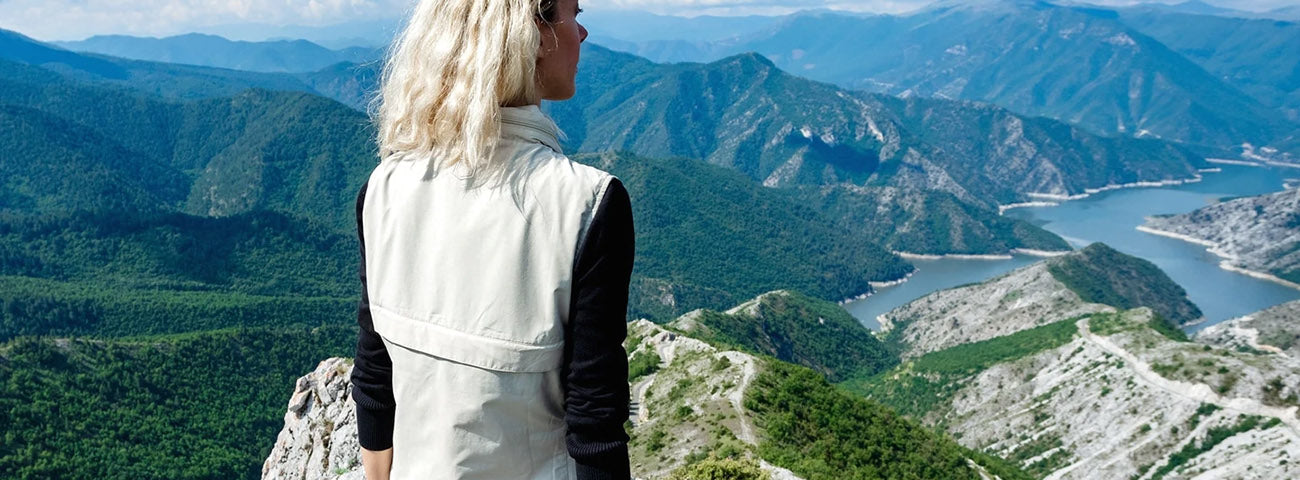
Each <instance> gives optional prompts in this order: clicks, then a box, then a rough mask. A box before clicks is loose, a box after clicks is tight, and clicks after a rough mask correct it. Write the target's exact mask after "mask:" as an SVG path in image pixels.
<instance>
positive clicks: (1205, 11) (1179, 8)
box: [1099, 0, 1257, 18]
mask: <svg viewBox="0 0 1300 480" xmlns="http://www.w3.org/2000/svg"><path fill="white" fill-rule="evenodd" d="M1099 8H1102V7H1099ZM1116 10H1120V11H1122V12H1142V13H1161V14H1188V15H1216V16H1221V17H1240V18H1249V17H1251V16H1255V15H1257V14H1256V13H1254V12H1248V11H1245V10H1234V9H1231V8H1224V7H1220V6H1218V5H1213V4H1210V3H1206V2H1202V1H1200V0H1188V1H1185V2H1182V3H1156V2H1152V3H1140V4H1136V5H1133V6H1130V7H1124V8H1120V9H1116Z"/></svg>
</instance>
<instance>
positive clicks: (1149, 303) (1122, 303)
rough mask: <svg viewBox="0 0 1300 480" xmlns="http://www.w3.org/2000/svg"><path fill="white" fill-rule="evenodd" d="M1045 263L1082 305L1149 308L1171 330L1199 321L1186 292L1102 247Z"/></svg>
mask: <svg viewBox="0 0 1300 480" xmlns="http://www.w3.org/2000/svg"><path fill="white" fill-rule="evenodd" d="M1046 263H1047V269H1048V271H1050V272H1051V273H1052V277H1054V278H1055V279H1056V280H1057V281H1059V282H1061V283H1062V284H1064V285H1065V286H1066V287H1068V288H1069V289H1070V290H1071V291H1073V292H1074V293H1076V294H1078V295H1079V298H1080V299H1082V300H1083V301H1085V302H1091V303H1099V304H1104V305H1109V306H1111V307H1114V308H1117V309H1121V310H1128V309H1132V308H1138V307H1148V308H1150V309H1151V310H1152V311H1153V312H1155V314H1156V316H1157V318H1159V319H1161V320H1162V321H1164V322H1165V324H1166V325H1168V326H1170V327H1176V326H1183V325H1188V324H1191V323H1193V322H1196V321H1198V320H1201V309H1199V308H1197V307H1196V305H1194V304H1192V302H1191V300H1188V299H1187V291H1185V290H1183V287H1181V286H1179V285H1178V284H1177V283H1175V282H1174V281H1173V279H1171V278H1169V276H1168V275H1165V272H1163V271H1161V270H1160V268H1159V267H1156V266H1155V264H1153V263H1151V262H1149V261H1147V260H1144V259H1141V258H1138V257H1134V256H1129V255H1125V254H1123V253H1120V252H1119V251H1117V250H1115V249H1113V248H1110V247H1109V246H1107V245H1106V244H1104V243H1094V244H1092V245H1089V246H1087V247H1085V248H1084V249H1082V250H1079V251H1078V252H1074V253H1072V254H1069V255H1063V256H1060V257H1056V258H1052V259H1050V260H1048V261H1047V262H1046Z"/></svg>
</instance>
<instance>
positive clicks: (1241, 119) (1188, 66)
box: [637, 0, 1294, 151]
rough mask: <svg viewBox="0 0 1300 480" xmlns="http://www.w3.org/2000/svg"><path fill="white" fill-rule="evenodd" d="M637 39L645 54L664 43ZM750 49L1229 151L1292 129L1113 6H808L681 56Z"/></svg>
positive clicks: (858, 78) (897, 87)
mask: <svg viewBox="0 0 1300 480" xmlns="http://www.w3.org/2000/svg"><path fill="white" fill-rule="evenodd" d="M639 45H642V46H643V48H639V49H638V50H637V52H638V53H646V54H649V53H653V50H655V49H656V48H658V47H655V46H654V45H653V42H650V43H644V44H639ZM749 51H756V52H758V53H761V54H763V55H765V56H767V57H768V58H771V59H772V61H773V62H775V64H776V65H778V66H780V67H781V68H782V69H785V70H787V71H790V72H793V73H797V74H799V75H802V76H806V77H809V78H812V79H815V80H820V81H827V82H832V83H835V84H838V85H841V86H844V87H847V88H854V89H863V90H867V91H872V92H880V93H888V94H892V95H902V96H912V95H919V96H926V97H937V98H953V99H965V100H975V101H982V102H988V103H992V104H996V105H999V106H1002V107H1005V108H1008V109H1010V110H1012V111H1015V112H1017V113H1021V114H1027V115H1041V116H1047V117H1050V118H1055V119H1059V120H1062V121H1066V122H1069V123H1071V124H1076V125H1079V126H1082V127H1084V128H1087V129H1089V130H1091V131H1094V132H1099V133H1106V134H1123V135H1127V136H1142V137H1158V138H1163V139H1168V140H1174V141H1179V142H1185V143H1189V144H1193V145H1201V146H1206V147H1212V148H1213V149H1217V150H1220V151H1226V150H1234V149H1235V147H1236V146H1237V145H1240V144H1241V143H1243V142H1249V143H1252V144H1254V145H1257V146H1258V145H1268V144H1271V143H1277V142H1279V139H1280V138H1281V137H1285V136H1286V135H1287V134H1288V132H1289V131H1290V130H1291V129H1294V125H1293V124H1292V123H1291V122H1288V121H1287V120H1286V119H1285V117H1284V116H1283V115H1282V114H1281V113H1279V112H1277V111H1274V110H1272V109H1270V108H1268V107H1266V106H1264V105H1262V104H1260V103H1259V102H1258V101H1255V100H1254V99H1252V98H1250V97H1249V96H1247V95H1245V94H1243V93H1241V92H1240V91H1238V90H1237V89H1235V88H1233V87H1232V86H1230V85H1228V84H1226V83H1225V82H1223V81H1221V80H1219V79H1218V78H1216V77H1215V76H1213V75H1210V74H1208V73H1206V72H1205V71H1204V70H1203V69H1202V68H1201V67H1199V66H1197V65H1196V64H1194V63H1192V62H1191V61H1189V60H1187V59H1186V58H1184V57H1182V56H1181V55H1179V54H1178V53H1176V52H1174V51H1172V50H1170V49H1169V48H1167V47H1165V46H1164V45H1162V44H1161V43H1160V42H1157V41H1155V40H1153V39H1151V38H1150V37H1147V36H1145V35H1143V34H1141V33H1139V32H1138V31H1137V30H1134V29H1133V28H1130V27H1128V26H1126V25H1125V24H1123V23H1122V22H1121V21H1120V20H1119V15H1118V14H1116V13H1115V12H1113V11H1110V10H1102V9H1090V8H1084V7H1072V6H1057V5H1053V4H1050V3H1046V2H1041V1H1033V0H996V1H979V2H972V1H956V2H940V3H938V4H934V5H932V6H930V7H928V8H925V9H922V10H919V11H917V12H914V13H912V14H908V15H904V16H888V15H879V16H851V15H843V14H838V13H827V12H819V13H801V14H794V15H790V16H788V17H785V19H784V20H783V21H782V22H781V23H779V24H777V25H776V26H775V27H773V28H769V29H766V30H763V31H761V32H757V33H754V34H752V35H749V36H747V37H744V38H741V39H739V40H737V41H728V42H725V43H715V44H713V45H711V46H707V48H699V49H696V52H695V54H694V56H690V57H681V58H675V59H674V60H692V61H713V60H717V59H720V58H724V57H726V56H728V55H734V54H737V53H741V52H749ZM655 59H659V58H655Z"/></svg>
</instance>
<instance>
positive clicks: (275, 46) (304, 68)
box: [55, 33, 381, 72]
mask: <svg viewBox="0 0 1300 480" xmlns="http://www.w3.org/2000/svg"><path fill="white" fill-rule="evenodd" d="M55 44H56V45H58V46H60V47H63V48H66V49H68V50H72V51H77V52H85V53H96V54H101V55H111V56H114V57H119V58H129V59H133V60H148V61H151V62H165V63H178V64H185V65H201V66H206V67H219V68H229V69H233V70H245V71H250V72H312V71H316V70H320V69H323V68H325V67H328V66H330V65H334V64H336V63H341V62H353V63H364V62H368V61H374V60H376V59H378V58H379V55H380V53H381V52H380V51H379V49H374V48H362V47H351V48H346V49H342V50H330V49H328V48H325V47H322V46H320V45H317V44H315V43H311V42H309V41H306V40H277V41H266V42H238V41H231V40H227V39H225V38H222V37H218V36H215V35H204V34H198V33H191V34H186V35H178V36H174V37H166V38H152V37H149V38H145V37H131V36H126V35H99V36H94V37H90V38H87V39H85V40H80V41H75V42H56V43H55Z"/></svg>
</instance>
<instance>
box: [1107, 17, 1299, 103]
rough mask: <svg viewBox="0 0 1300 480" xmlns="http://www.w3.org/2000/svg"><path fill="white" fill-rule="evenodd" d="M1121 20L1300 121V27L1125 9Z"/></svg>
mask: <svg viewBox="0 0 1300 480" xmlns="http://www.w3.org/2000/svg"><path fill="white" fill-rule="evenodd" d="M1120 20H1122V21H1123V22H1124V23H1125V24H1127V25H1129V26H1132V27H1133V28H1135V29H1137V30H1139V31H1141V32H1142V33H1143V34H1146V35H1149V36H1151V37H1152V38H1154V39H1156V40H1158V41H1160V42H1161V43H1163V44H1165V45H1166V46H1168V47H1169V48H1171V49H1173V50H1174V51H1176V52H1178V53H1180V54H1182V55H1183V56H1185V57H1187V58H1188V59H1190V60H1191V61H1193V62H1196V64H1197V65H1200V66H1201V67H1202V68H1204V69H1205V70H1206V71H1208V72H1210V73H1211V74H1213V75H1214V76H1215V77H1218V78H1219V79H1221V80H1223V81H1224V82H1226V83H1228V84H1230V85H1232V86H1234V87H1236V88H1238V89H1240V90H1241V91H1243V92H1245V93H1247V94H1249V95H1250V96H1251V97H1253V98H1255V99H1256V100H1258V101H1259V102H1260V103H1262V104H1264V105H1266V106H1269V107H1272V108H1275V109H1278V110H1279V111H1281V112H1282V113H1283V114H1284V115H1285V116H1286V117H1287V118H1288V119H1289V120H1291V121H1292V122H1295V121H1296V120H1300V24H1296V23H1292V22H1280V21H1276V20H1266V19H1249V18H1233V17H1223V16H1211V15H1192V14H1180V13H1169V12H1162V11H1154V10H1148V9H1137V8H1134V9H1121V10H1120Z"/></svg>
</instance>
